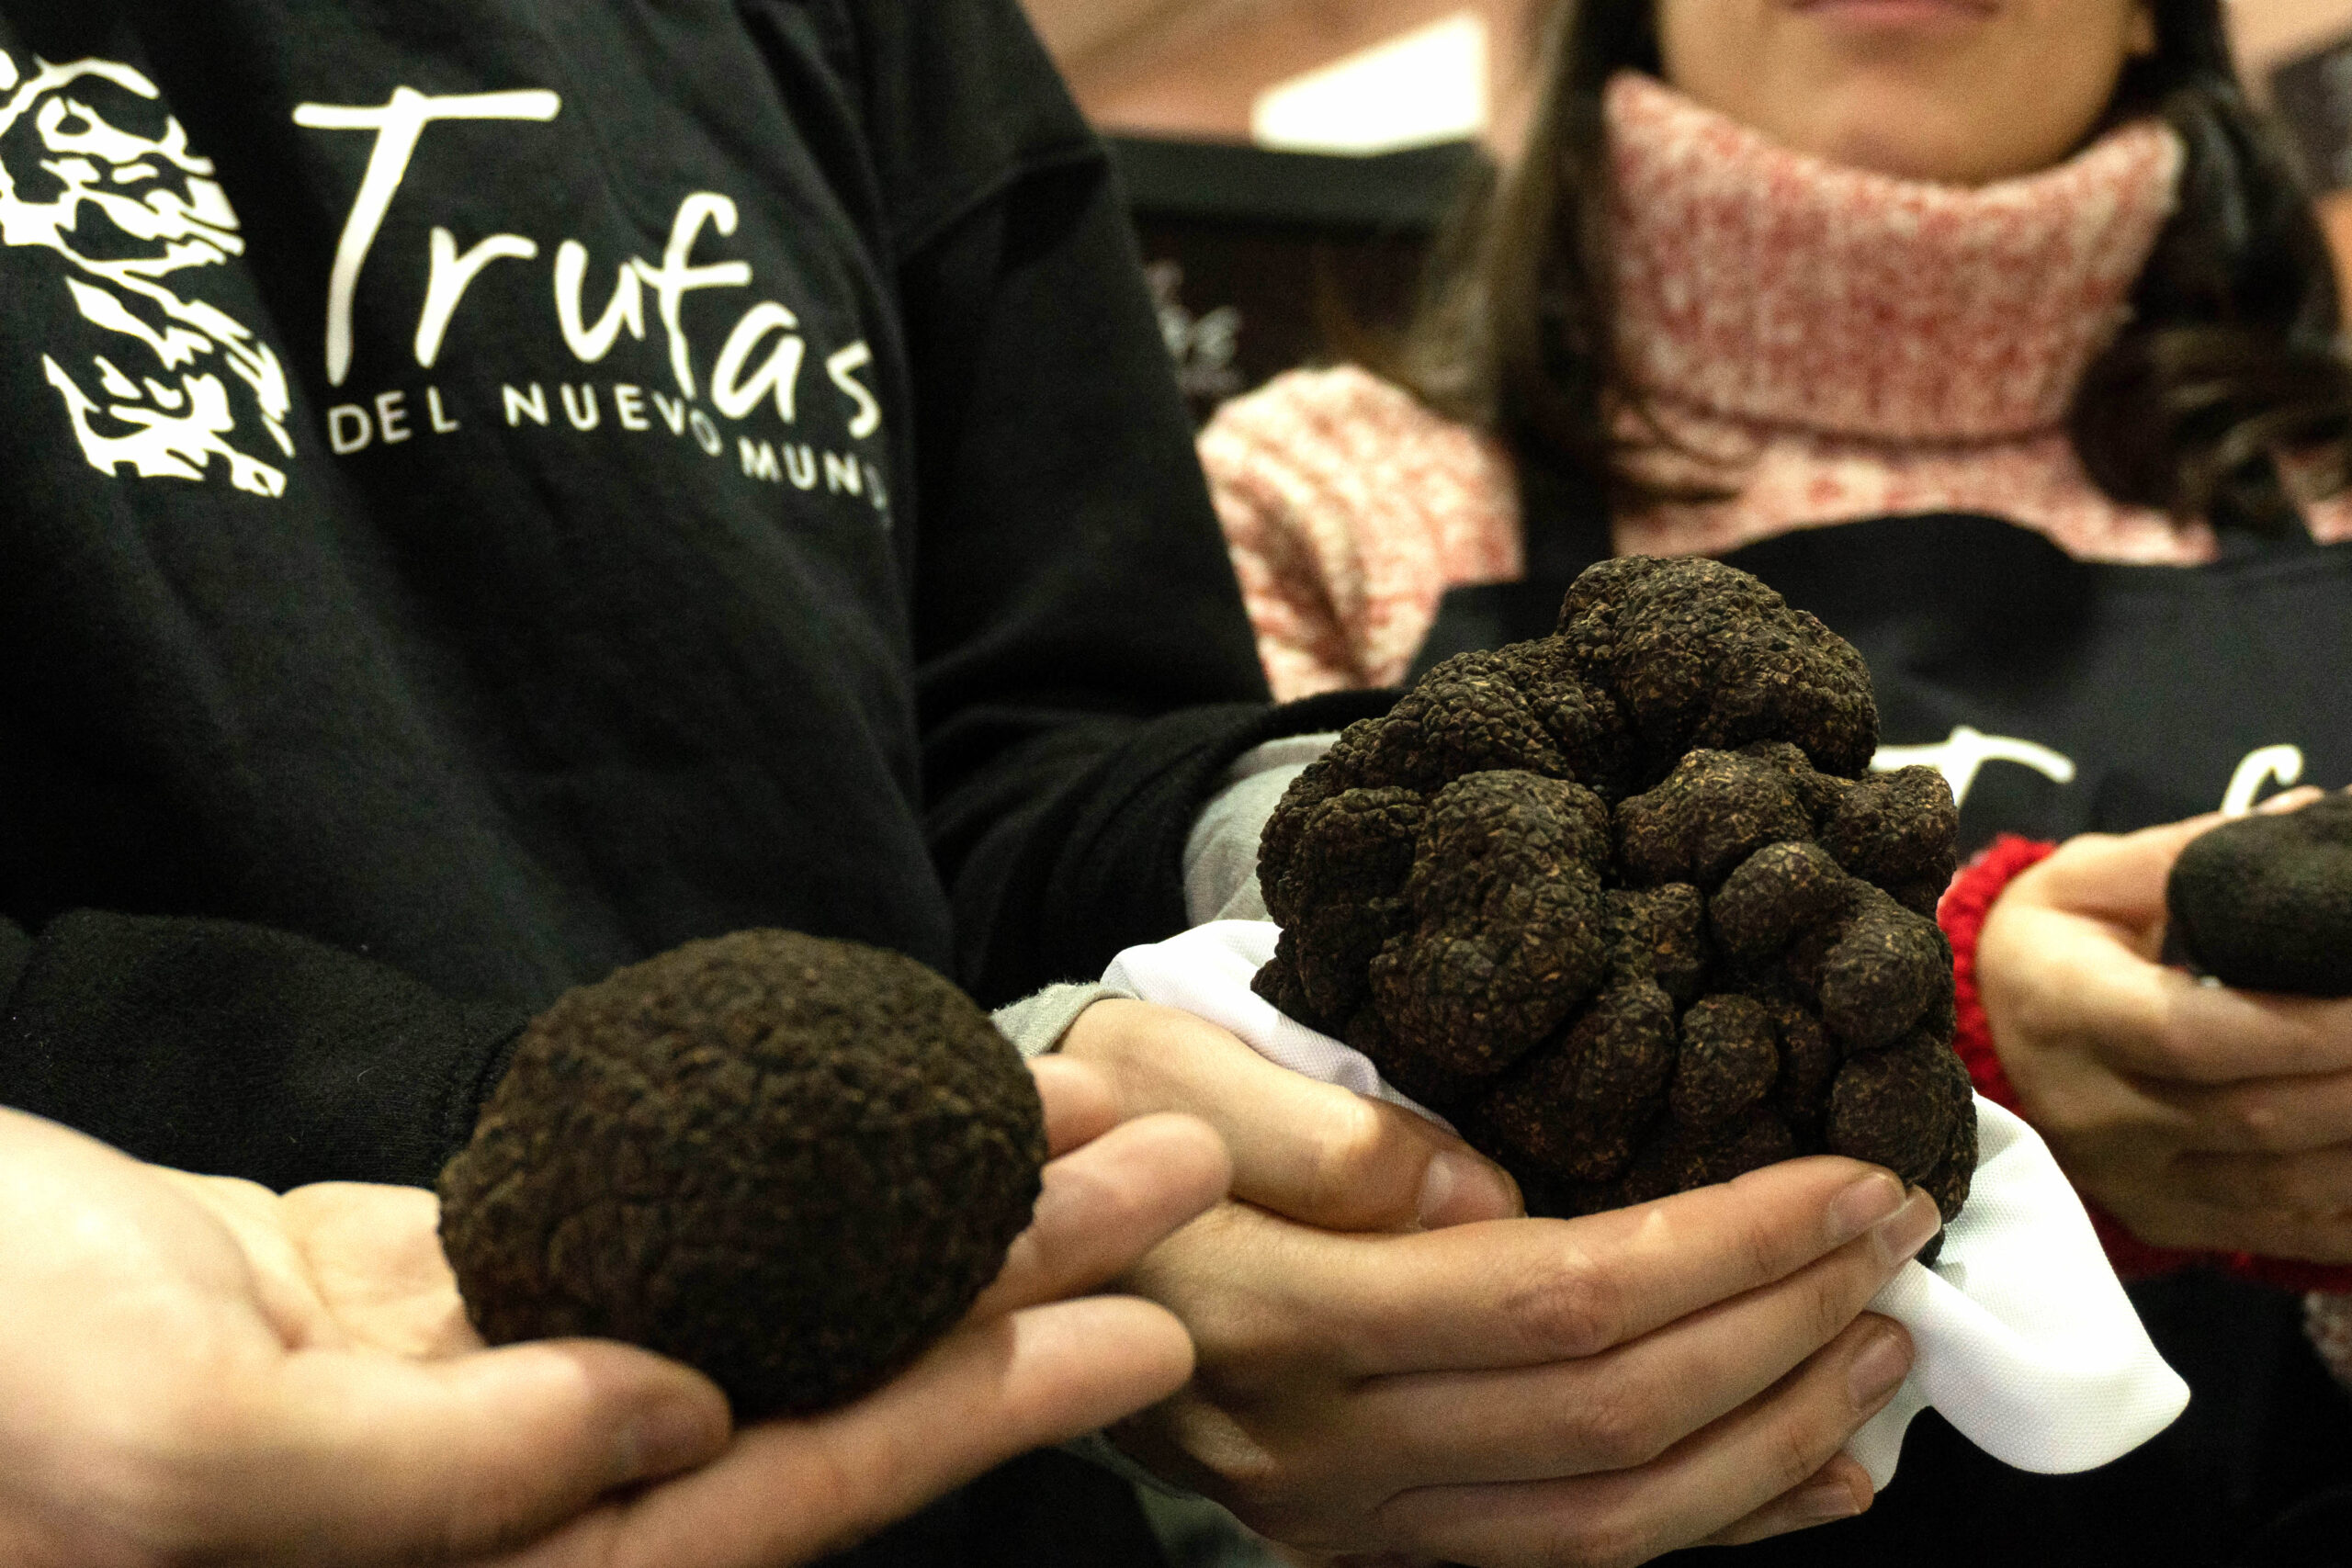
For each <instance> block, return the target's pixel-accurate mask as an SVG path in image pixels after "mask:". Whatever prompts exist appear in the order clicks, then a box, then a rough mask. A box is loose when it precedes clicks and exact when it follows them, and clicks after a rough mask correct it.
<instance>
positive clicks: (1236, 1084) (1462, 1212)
mask: <svg viewBox="0 0 2352 1568" xmlns="http://www.w3.org/2000/svg"><path fill="white" fill-rule="evenodd" d="M1062 1049H1063V1051H1064V1053H1065V1054H1066V1055H1073V1056H1076V1057H1078V1058H1079V1059H1080V1060H1083V1061H1088V1062H1091V1064H1093V1065H1094V1066H1096V1067H1097V1068H1098V1069H1100V1070H1102V1071H1103V1072H1104V1073H1105V1074H1106V1075H1107V1076H1108V1077H1110V1078H1111V1080H1112V1081H1113V1083H1114V1085H1115V1087H1116V1090H1117V1093H1118V1097H1119V1103H1120V1110H1121V1111H1122V1112H1123V1113H1124V1114H1125V1115H1128V1116H1139V1115H1145V1114H1148V1113H1151V1112H1154V1111H1183V1112H1187V1113H1189V1114H1191V1115H1193V1116H1197V1117H1199V1118H1200V1119H1201V1120H1203V1121H1204V1122H1208V1123H1209V1125H1210V1126H1212V1127H1214V1128H1216V1131H1217V1133H1218V1134H1219V1135H1220V1136H1222V1137H1223V1138H1224V1140H1225V1143H1226V1146H1227V1149H1229V1150H1230V1151H1231V1153H1232V1155H1233V1172H1234V1175H1233V1195H1234V1197H1236V1198H1238V1199H1239V1200H1241V1201H1245V1202H1250V1203H1254V1204H1256V1205H1258V1206H1259V1207H1260V1208H1262V1209H1269V1210H1272V1211H1273V1212H1274V1213H1278V1214H1281V1215H1283V1217H1285V1218H1287V1219H1291V1220H1295V1221H1297V1222H1299V1223H1300V1224H1310V1225H1315V1226H1317V1227H1319V1228H1322V1229H1325V1230H1340V1231H1380V1230H1411V1229H1430V1230H1434V1229H1438V1228H1440V1227H1442V1226H1446V1225H1455V1224H1469V1223H1472V1222H1475V1221H1478V1220H1492V1219H1502V1218H1507V1217H1510V1216H1511V1215H1515V1214H1518V1213H1522V1212H1523V1209H1524V1205H1523V1204H1522V1203H1521V1199H1520V1193H1519V1188H1518V1186H1517V1184H1516V1183H1514V1182H1513V1181H1512V1180H1511V1179H1510V1177H1509V1176H1508V1175H1506V1174H1505V1173H1504V1171H1503V1169H1502V1168H1501V1167H1500V1166H1498V1165H1496V1164H1495V1163H1494V1162H1492V1161H1491V1160H1488V1159H1486V1158H1485V1157H1483V1156H1480V1155H1478V1154H1477V1153H1476V1152H1475V1151H1474V1150H1472V1149H1471V1147H1470V1146H1469V1145H1467V1144H1464V1142H1462V1140H1461V1139H1459V1138H1456V1137H1454V1136H1453V1135H1452V1134H1449V1133H1447V1132H1446V1131H1445V1130H1444V1129H1443V1128H1442V1127H1440V1126H1438V1125H1437V1124H1436V1123H1435V1122H1430V1121H1429V1120H1428V1119H1426V1118H1424V1117H1421V1116H1417V1115H1415V1114H1414V1113H1413V1112H1411V1111H1407V1110H1405V1109H1404V1108H1403V1107H1401V1106H1396V1105H1389V1104H1386V1103H1384V1102H1382V1101H1379V1100H1368V1099H1365V1098H1364V1097H1363V1096H1362V1095H1359V1094H1356V1093H1354V1092H1352V1091H1351V1090H1348V1089H1340V1088H1339V1087H1338V1086H1337V1085H1333V1084H1326V1083H1318V1082H1317V1081H1316V1080H1314V1079H1312V1078H1309V1077H1304V1076H1302V1075H1300V1074H1298V1073H1295V1072H1293V1071H1291V1070H1290V1069H1289V1068H1287V1067H1283V1066H1276V1065H1275V1064H1273V1063H1272V1062H1269V1061H1267V1060H1266V1059H1265V1058H1264V1057H1263V1056H1261V1055H1258V1053H1257V1052H1255V1051H1253V1050H1251V1049H1250V1047H1249V1046H1248V1045H1246V1044H1244V1043H1242V1042H1241V1041H1240V1040H1239V1039H1238V1038H1236V1037H1235V1036H1234V1035H1233V1034H1232V1033H1231V1032H1228V1031H1227V1030H1225V1029H1221V1028H1219V1027H1218V1026H1217V1025H1216V1024H1213V1023H1209V1022H1206V1021H1204V1020H1201V1019H1198V1018H1194V1017H1193V1015H1192V1014H1190V1013H1186V1012H1180V1011H1178V1010H1175V1009H1172V1008H1162V1007H1154V1006H1152V1005H1150V1004H1148V1003H1144V1002H1103V1003H1098V1004H1097V1005H1096V1006H1094V1007H1093V1008H1091V1009H1089V1010H1087V1012H1086V1013H1085V1014H1084V1015H1082V1016H1081V1017H1080V1020H1079V1021H1078V1023H1077V1025H1076V1026H1075V1027H1073V1028H1072V1030H1071V1031H1070V1032H1069V1036H1068V1037H1067V1038H1066V1040H1065V1041H1064V1043H1063V1046H1062Z"/></svg>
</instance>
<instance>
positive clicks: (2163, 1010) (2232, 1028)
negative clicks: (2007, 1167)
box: [1980, 861, 2352, 1085]
mask: <svg viewBox="0 0 2352 1568" xmlns="http://www.w3.org/2000/svg"><path fill="white" fill-rule="evenodd" d="M2050 863H2055V862H2054V861H2052V862H2050ZM1985 931H1986V937H1985V949H1984V951H1983V952H1982V953H1980V958H1981V960H1982V961H1983V962H1984V963H1985V964H1986V966H1987V971H1988V973H1989V971H1990V968H1991V967H1992V966H1993V964H1994V963H1995V961H1996V958H1997V957H1998V956H2000V955H2001V954H2007V955H2009V956H2010V957H2012V958H2014V959H2018V960H2019V961H2018V962H2011V963H2007V964H2001V965H1999V966H2000V968H2001V969H2002V971H2003V973H2005V974H2006V975H2007V976H2008V980H2007V989H2006V990H2005V991H2004V992H2003V994H2002V995H2000V996H1999V997H1998V998H1995V997H1993V996H1991V995H1990V994H1988V997H1987V1003H1988V1005H1989V1006H1995V1007H1996V1012H1997V1016H1996V1028H1997V1027H1999V1024H2000V1022H2001V1021H2007V1023H2008V1024H2009V1025H2010V1032H2012V1033H2013V1034H2014V1035H2016V1036H2017V1037H2018V1038H2021V1039H2025V1040H2040V1041H2045V1042H2065V1043H2071V1044H2073V1045H2074V1046H2075V1048H2077V1049H2079V1050H2080V1051H2081V1052H2082V1053H2083V1054H2085V1055H2088V1056H2089V1057H2090V1058H2091V1059H2093V1060H2095V1061H2097V1062H2098V1063H2099V1064H2101V1065H2102V1066H2105V1067H2106V1068H2107V1069H2108V1070H2109V1071H2110V1072H2115V1073H2123V1074H2134V1075H2140V1076H2143V1077H2152V1078H2162V1079H2170V1080H2173V1081H2176V1082H2181V1083H2191V1084H2208V1085H2211V1084H2226V1083H2233V1082H2236V1081H2238V1080H2241V1079H2245V1078H2274V1077H2308V1076H2310V1075H2312V1074H2322V1073H2337V1072H2345V1071H2352V1001H2321V1000H2315V999H2312V998H2302V997H2273V996H2260V995H2256V994H2254V993H2251V992H2245V991H2236V990H2232V989H2230V988H2228V987H2221V986H2208V985H2203V984H2200V983H2199V982H2198V981H2197V980H2196V979H2194V978H2193V977H2191V976H2188V975H2185V974H2183V973H2181V972H2180V971H2178V970H2177V969H2168V968H2166V967H2165V966H2164V965H2162V964H2157V963H2155V962H2154V960H2153V959H2152V958H2150V957H2149V956H2148V955H2147V954H2145V953H2142V952H2140V951H2139V950H2138V949H2137V948H2135V947H2134V946H2133V945H2132V944H2131V942H2128V941H2127V940H2126V939H2125V936H2124V934H2123V933H2122V931H2121V930H2120V928H2117V927H2111V926H2108V925H2104V924H2101V923H2099V922H2098V920H2097V919H2090V918H2085V917H2083V916H2080V915H2075V914H2068V913H2065V912H2063V911H2058V910H2054V909H2050V908H2039V907H2036V906H2034V905H2032V904H2030V903H2029V904H2028V905H2026V906H2025V907H2022V908H2018V909H2015V910H2012V911H2010V912H2009V914H2008V915H2007V916H2006V917H2004V919H2003V920H2002V922H2001V927H2000V930H1999V931H1997V933H1996V931H1995V928H1994V927H1993V926H1987V927H1986V928H1985ZM2029 953H2030V961H2027V960H2026V959H2025V958H2024V955H2025V954H2029Z"/></svg>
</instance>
